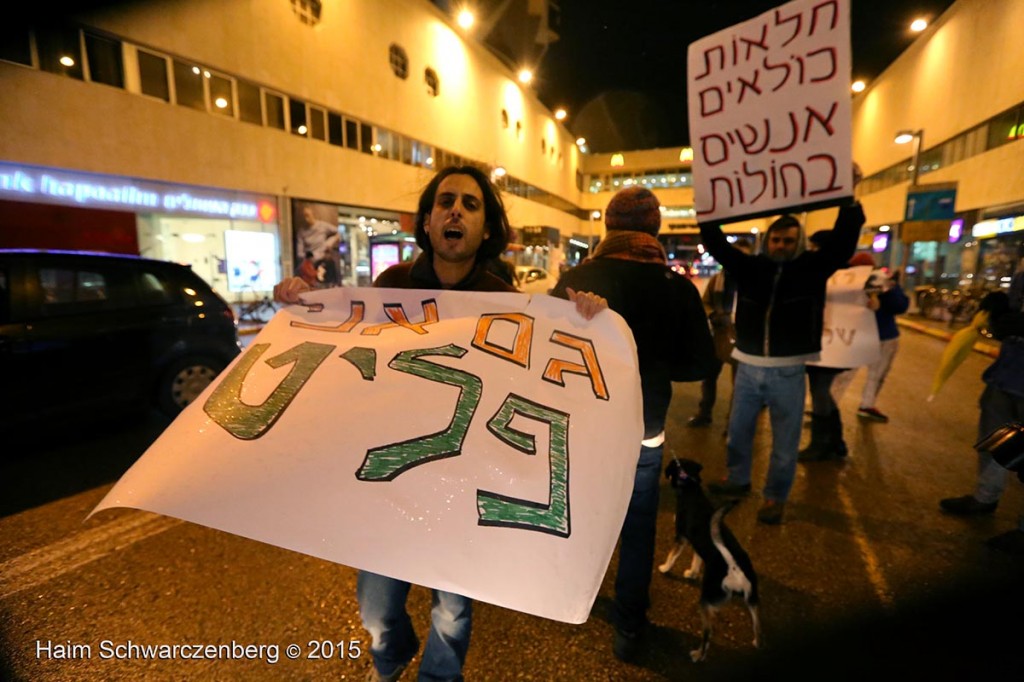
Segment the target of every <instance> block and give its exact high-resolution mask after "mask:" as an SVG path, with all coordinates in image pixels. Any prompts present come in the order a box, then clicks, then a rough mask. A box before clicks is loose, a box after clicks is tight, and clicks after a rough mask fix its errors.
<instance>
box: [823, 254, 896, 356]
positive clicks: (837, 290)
mask: <svg viewBox="0 0 1024 682" xmlns="http://www.w3.org/2000/svg"><path fill="white" fill-rule="evenodd" d="M872 270H873V269H872V268H871V266H870V265H858V266H855V267H852V268H843V269H842V270H837V271H836V273H835V274H834V275H832V277H830V278H829V280H828V285H827V286H826V289H825V324H824V325H823V329H822V333H821V360H820V361H818V362H811V363H808V364H811V365H819V366H821V367H842V368H851V367H860V366H862V365H868V364H870V363H872V362H875V361H876V360H878V357H879V354H880V352H881V346H880V342H879V341H878V319H877V318H876V317H875V313H874V311H873V310H871V309H870V308H868V307H867V303H868V297H867V294H866V293H865V292H864V285H865V284H866V283H867V280H868V277H869V276H870V275H871V273H872Z"/></svg>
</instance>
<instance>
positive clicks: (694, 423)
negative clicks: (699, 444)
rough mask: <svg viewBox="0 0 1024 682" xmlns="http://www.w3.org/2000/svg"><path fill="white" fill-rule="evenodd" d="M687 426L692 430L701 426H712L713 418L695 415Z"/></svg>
mask: <svg viewBox="0 0 1024 682" xmlns="http://www.w3.org/2000/svg"><path fill="white" fill-rule="evenodd" d="M686 425H687V426H689V427H691V428H698V427H701V426H710V425H711V417H708V416H707V415H703V414H695V415H693V416H692V417H690V419H689V420H688V421H687V422H686Z"/></svg>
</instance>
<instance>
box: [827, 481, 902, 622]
mask: <svg viewBox="0 0 1024 682" xmlns="http://www.w3.org/2000/svg"><path fill="white" fill-rule="evenodd" d="M837 491H838V493H839V501H840V502H842V504H843V510H844V511H845V512H846V518H847V519H848V520H849V522H850V531H851V532H852V533H853V539H854V541H855V542H856V543H857V548H858V549H859V550H860V555H861V557H862V558H863V559H864V566H865V568H867V571H868V579H869V580H870V581H871V586H872V587H873V588H874V589H875V594H876V595H877V596H878V600H879V601H880V602H882V605H883V606H892V592H891V590H890V589H889V584H888V583H887V582H886V580H885V575H883V574H882V568H881V563H880V562H879V561H878V556H876V555H875V552H874V551H873V550H872V549H871V543H870V542H868V536H867V533H865V532H864V527H863V526H862V525H861V523H860V516H858V515H857V509H856V508H855V507H854V506H853V500H852V499H850V493H848V492H847V491H846V488H844V487H843V486H841V485H840V486H838V487H837Z"/></svg>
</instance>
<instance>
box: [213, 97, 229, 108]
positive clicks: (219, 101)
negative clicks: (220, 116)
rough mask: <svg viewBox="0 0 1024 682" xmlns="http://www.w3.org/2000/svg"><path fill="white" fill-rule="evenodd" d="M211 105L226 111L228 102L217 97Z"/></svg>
mask: <svg viewBox="0 0 1024 682" xmlns="http://www.w3.org/2000/svg"><path fill="white" fill-rule="evenodd" d="M213 103H214V104H216V105H217V108H218V109H227V106H228V101H227V100H226V99H224V98H223V97H218V98H217V99H216V100H214V102H213Z"/></svg>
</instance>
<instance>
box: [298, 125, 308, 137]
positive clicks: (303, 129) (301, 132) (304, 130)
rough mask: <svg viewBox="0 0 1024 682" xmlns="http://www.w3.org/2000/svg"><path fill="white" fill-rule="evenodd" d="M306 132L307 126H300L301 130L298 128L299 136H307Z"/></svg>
mask: <svg viewBox="0 0 1024 682" xmlns="http://www.w3.org/2000/svg"><path fill="white" fill-rule="evenodd" d="M306 130H307V128H306V126H299V128H298V133H299V135H305V134H306Z"/></svg>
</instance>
